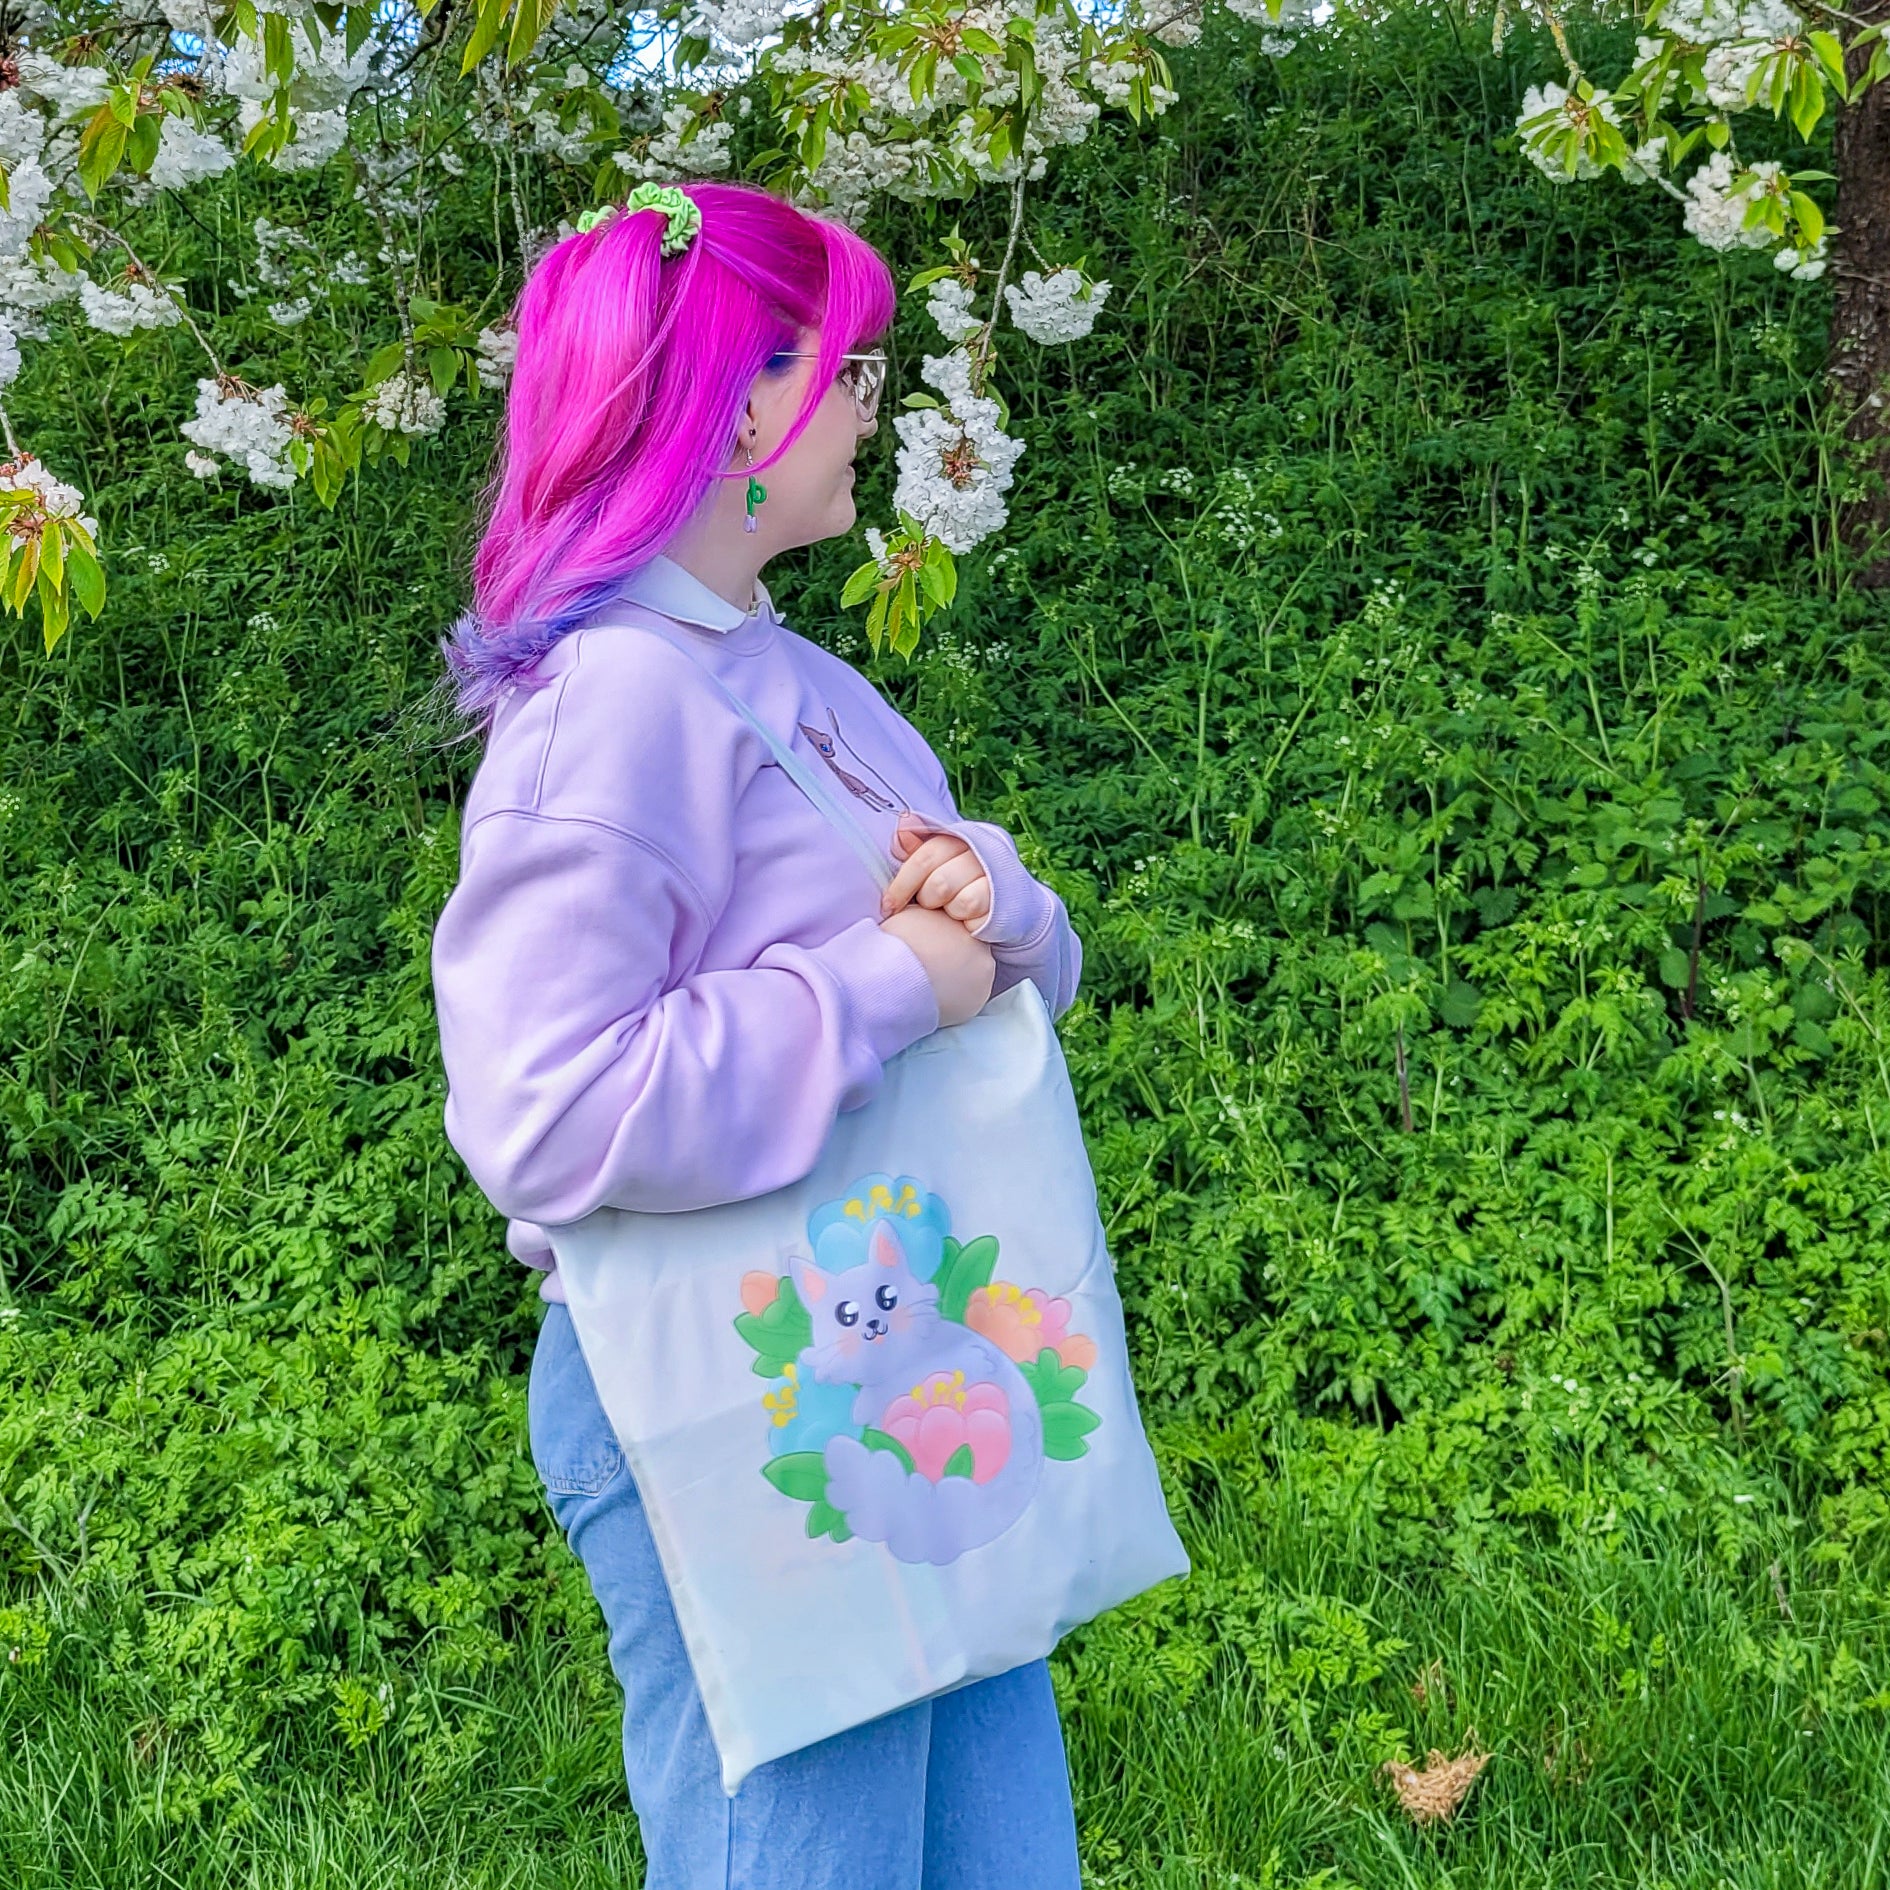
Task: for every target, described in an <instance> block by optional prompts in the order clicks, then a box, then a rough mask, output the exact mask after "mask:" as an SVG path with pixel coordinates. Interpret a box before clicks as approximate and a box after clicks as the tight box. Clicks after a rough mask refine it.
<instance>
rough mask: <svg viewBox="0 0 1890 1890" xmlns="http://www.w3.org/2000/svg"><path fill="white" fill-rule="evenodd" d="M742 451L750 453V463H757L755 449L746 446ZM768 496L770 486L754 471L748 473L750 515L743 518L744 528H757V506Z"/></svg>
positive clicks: (746, 529) (749, 530) (747, 530)
mask: <svg viewBox="0 0 1890 1890" xmlns="http://www.w3.org/2000/svg"><path fill="white" fill-rule="evenodd" d="M742 451H743V452H744V453H746V454H747V455H748V463H749V465H751V466H752V465H753V464H754V463H755V449H754V448H753V447H752V446H745V447H743V448H742ZM767 497H768V488H767V487H766V486H764V485H763V484H762V483H761V481H760V480H759V479H757V478H756V477H755V475H754V474H753V473H750V474H749V475H748V516H747V517H746V518H745V519H743V520H742V530H743V531H745V532H752V531H753V530H754V529H755V507H756V506H758V505H761V504H764V503H765V502H766V500H767Z"/></svg>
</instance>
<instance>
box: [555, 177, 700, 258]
mask: <svg viewBox="0 0 1890 1890" xmlns="http://www.w3.org/2000/svg"><path fill="white" fill-rule="evenodd" d="M639 210H660V211H662V213H663V222H664V229H663V242H662V249H661V253H662V254H663V255H665V256H680V255H681V254H682V253H683V251H684V250H686V249H687V248H688V247H689V244H690V241H691V239H692V238H693V237H694V236H695V234H696V232H697V231H698V230H700V229H701V228H702V210H701V208H700V206H699V205H698V204H697V203H696V201H695V199H694V198H693V197H690V196H687V195H685V194H684V193H683V192H682V191H680V190H678V189H677V187H676V186H675V185H674V184H639V185H638V186H637V187H636V189H634V190H633V191H631V193H630V194H629V196H627V197H626V198H625V199H624V200H623V202H622V203H621V204H615V203H607V204H603V205H601V206H600V207H599V208H597V209H595V210H586V211H585V212H584V214H583V215H582V216H581V217H579V218H578V220H577V226H578V228H579V230H581V231H584V232H586V233H588V232H590V231H591V230H594V229H596V228H597V226H598V225H599V224H600V223H604V222H607V221H608V220H609V219H610V218H611V217H613V216H616V215H617V214H618V213H619V212H621V213H622V214H623V215H624V216H634V215H635V214H636V212H637V211H639Z"/></svg>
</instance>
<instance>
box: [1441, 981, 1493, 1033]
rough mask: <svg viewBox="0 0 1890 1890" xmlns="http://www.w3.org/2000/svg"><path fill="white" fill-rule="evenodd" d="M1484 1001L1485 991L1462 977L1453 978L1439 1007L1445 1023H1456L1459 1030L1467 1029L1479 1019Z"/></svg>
mask: <svg viewBox="0 0 1890 1890" xmlns="http://www.w3.org/2000/svg"><path fill="white" fill-rule="evenodd" d="M1482 1003H1483V993H1482V992H1480V991H1479V990H1478V989H1477V988H1476V986H1475V985H1474V984H1466V983H1465V982H1464V980H1463V979H1461V978H1453V979H1452V980H1451V982H1450V986H1449V988H1448V989H1447V990H1446V991H1445V992H1444V996H1443V1001H1442V1002H1441V1003H1440V1004H1439V1005H1438V1007H1437V1009H1438V1013H1439V1015H1440V1016H1441V1017H1442V1018H1443V1020H1444V1022H1445V1023H1447V1024H1454V1025H1455V1026H1456V1027H1457V1028H1458V1029H1459V1030H1466V1029H1468V1028H1469V1027H1470V1025H1472V1024H1474V1023H1475V1022H1476V1021H1477V1011H1478V1008H1479V1007H1480V1006H1481V1005H1482Z"/></svg>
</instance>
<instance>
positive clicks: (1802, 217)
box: [1792, 190, 1824, 249]
mask: <svg viewBox="0 0 1890 1890" xmlns="http://www.w3.org/2000/svg"><path fill="white" fill-rule="evenodd" d="M1792 214H1793V216H1795V217H1796V218H1797V219H1798V235H1799V246H1800V248H1803V249H1814V248H1816V246H1817V243H1818V239H1819V238H1820V237H1821V236H1823V234H1824V212H1823V211H1822V210H1820V209H1819V208H1818V206H1817V204H1816V202H1815V201H1814V200H1813V199H1811V198H1810V197H1807V196H1806V195H1805V193H1804V192H1803V191H1802V190H1794V191H1793V192H1792Z"/></svg>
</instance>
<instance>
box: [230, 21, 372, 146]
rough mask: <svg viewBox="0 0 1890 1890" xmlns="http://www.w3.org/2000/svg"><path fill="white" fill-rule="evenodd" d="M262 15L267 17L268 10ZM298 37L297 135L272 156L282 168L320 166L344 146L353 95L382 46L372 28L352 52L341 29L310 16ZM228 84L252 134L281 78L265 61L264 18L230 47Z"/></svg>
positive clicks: (292, 117) (245, 131) (242, 127)
mask: <svg viewBox="0 0 1890 1890" xmlns="http://www.w3.org/2000/svg"><path fill="white" fill-rule="evenodd" d="M282 10H283V9H280V8H278V9H276V11H282ZM261 18H262V20H264V21H266V20H267V18H268V15H267V14H263V15H262V16H261ZM311 32H313V33H314V39H313V42H312V43H311V40H310V34H311ZM294 40H295V78H294V80H293V82H292V83H291V85H290V87H289V122H290V124H291V126H292V127H293V135H292V137H291V139H290V141H289V143H287V144H285V145H284V146H283V147H282V149H281V150H279V151H278V152H276V153H275V155H274V156H273V157H272V158H271V160H270V162H271V163H273V164H274V165H275V167H276V168H277V169H278V170H281V171H307V170H314V169H317V168H318V167H320V166H321V165H323V164H326V163H327V162H328V160H329V159H330V158H332V157H333V156H334V155H335V153H336V152H337V151H339V150H340V149H341V147H342V144H343V143H344V142H345V141H346V139H347V136H348V101H349V100H350V99H351V98H353V97H354V95H355V93H356V92H358V91H359V90H360V89H361V87H362V86H363V85H365V84H366V83H367V81H368V79H369V77H370V76H371V75H372V71H373V65H374V59H375V56H376V54H377V53H378V52H379V50H380V41H379V39H378V37H377V36H376V35H373V34H370V35H369V36H368V38H367V39H366V40H364V41H363V42H362V43H361V45H360V46H359V47H357V48H356V49H355V51H354V53H353V55H352V56H350V54H349V52H348V48H347V41H346V40H345V39H344V38H343V37H342V35H341V34H339V33H328V32H323V31H320V30H319V29H317V28H316V27H315V26H314V23H313V22H312V21H310V20H304V21H303V22H301V24H300V25H299V26H297V28H296V29H295V32H294ZM223 89H224V90H225V91H226V92H228V93H229V94H230V96H231V97H232V98H234V99H236V100H237V101H238V116H237V126H238V129H239V131H240V132H241V134H242V136H243V137H244V138H247V137H248V136H249V134H250V133H251V132H252V131H253V130H254V129H255V128H256V127H257V126H258V125H259V124H261V123H262V121H263V119H264V117H265V116H266V115H267V114H268V111H269V108H270V104H271V101H272V100H273V99H274V97H275V94H276V81H275V79H274V77H273V76H272V75H271V74H270V73H269V71H268V70H267V68H266V67H265V65H264V63H263V44H262V35H261V30H260V24H259V28H258V33H257V37H256V38H254V39H251V38H249V37H248V36H247V35H239V36H238V38H237V41H236V43H235V45H233V46H232V47H231V48H230V50H229V54H228V57H227V58H226V59H225V61H224V66H223Z"/></svg>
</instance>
